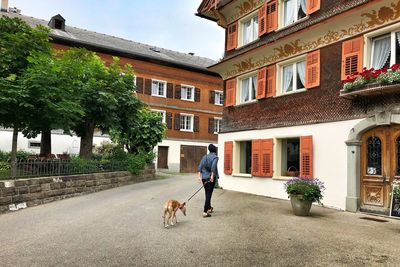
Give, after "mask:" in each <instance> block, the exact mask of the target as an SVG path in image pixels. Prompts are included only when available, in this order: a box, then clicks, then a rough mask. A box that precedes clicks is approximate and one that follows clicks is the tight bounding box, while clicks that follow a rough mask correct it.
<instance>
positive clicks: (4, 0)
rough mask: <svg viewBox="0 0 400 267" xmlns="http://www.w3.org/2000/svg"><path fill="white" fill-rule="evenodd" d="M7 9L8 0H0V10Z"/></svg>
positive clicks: (4, 10) (5, 10)
mask: <svg viewBox="0 0 400 267" xmlns="http://www.w3.org/2000/svg"><path fill="white" fill-rule="evenodd" d="M7 10H8V0H1V11H3V12H7Z"/></svg>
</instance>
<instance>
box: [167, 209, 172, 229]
mask: <svg viewBox="0 0 400 267" xmlns="http://www.w3.org/2000/svg"><path fill="white" fill-rule="evenodd" d="M171 217H172V212H171V211H168V219H167V226H166V227H168V226H169V225H170V224H171ZM171 225H173V224H171Z"/></svg>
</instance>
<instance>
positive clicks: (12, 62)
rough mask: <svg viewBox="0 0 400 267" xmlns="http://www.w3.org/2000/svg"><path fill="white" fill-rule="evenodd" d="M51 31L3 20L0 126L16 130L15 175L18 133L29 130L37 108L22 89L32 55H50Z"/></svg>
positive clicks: (0, 32) (0, 27) (0, 24)
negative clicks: (28, 124)
mask: <svg viewBox="0 0 400 267" xmlns="http://www.w3.org/2000/svg"><path fill="white" fill-rule="evenodd" d="M48 34H49V31H48V30H47V29H46V28H45V27H42V26H38V27H36V28H31V27H30V26H29V25H27V24H26V23H25V22H23V21H22V20H20V19H18V18H9V17H6V16H1V17H0V92H1V93H0V125H1V126H2V127H6V128H13V141H12V150H11V168H12V169H11V175H12V176H13V177H15V175H16V164H15V163H16V153H17V138H18V132H19V131H21V130H24V129H26V123H27V121H28V120H29V116H30V113H31V111H32V110H33V109H34V106H33V105H32V104H31V97H30V96H29V95H28V94H27V92H26V91H25V90H24V88H23V87H22V86H21V75H22V74H23V73H24V72H25V71H26V69H27V68H28V65H29V61H28V57H29V56H30V55H31V54H32V53H37V52H40V53H43V54H49V53H50V44H49V35H48Z"/></svg>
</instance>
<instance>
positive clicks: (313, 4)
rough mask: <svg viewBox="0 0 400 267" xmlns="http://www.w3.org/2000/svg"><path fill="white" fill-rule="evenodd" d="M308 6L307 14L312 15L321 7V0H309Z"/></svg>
mask: <svg viewBox="0 0 400 267" xmlns="http://www.w3.org/2000/svg"><path fill="white" fill-rule="evenodd" d="M306 7H307V15H310V14H312V13H314V12H315V11H318V10H319V9H320V8H321V0H307V2H306Z"/></svg>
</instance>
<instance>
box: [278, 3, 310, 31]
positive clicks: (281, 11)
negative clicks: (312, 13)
mask: <svg viewBox="0 0 400 267" xmlns="http://www.w3.org/2000/svg"><path fill="white" fill-rule="evenodd" d="M295 1H296V6H299V5H300V0H295ZM285 2H287V0H280V1H279V2H278V16H279V19H278V23H279V26H278V27H279V30H280V29H284V28H287V27H291V26H292V25H295V24H296V23H299V22H301V21H303V20H305V19H308V18H309V15H307V3H306V15H305V17H303V18H300V19H299V18H298V16H296V18H295V20H294V21H293V23H291V24H288V25H285Z"/></svg>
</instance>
